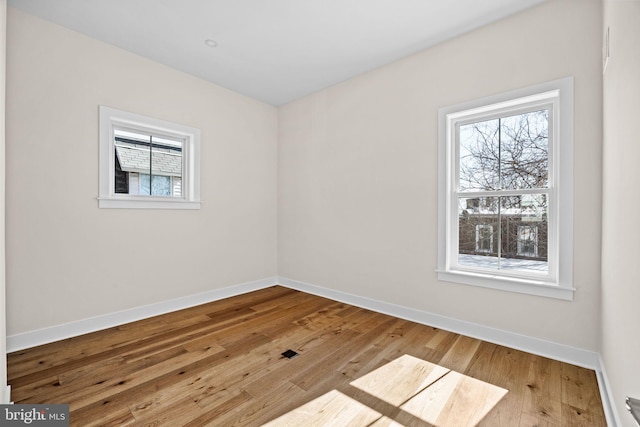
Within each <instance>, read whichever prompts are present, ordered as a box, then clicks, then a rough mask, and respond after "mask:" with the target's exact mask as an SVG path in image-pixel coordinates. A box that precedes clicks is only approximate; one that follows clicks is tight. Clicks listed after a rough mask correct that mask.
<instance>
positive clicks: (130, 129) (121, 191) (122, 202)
mask: <svg viewBox="0 0 640 427" xmlns="http://www.w3.org/2000/svg"><path fill="white" fill-rule="evenodd" d="M199 152H200V131H199V130H198V129H194V128H190V127H187V126H182V125H177V124H174V123H169V122H166V121H161V120H157V119H152V118H148V117H144V116H140V115H137V114H132V113H127V112H124V111H118V110H115V109H113V108H108V107H100V197H99V206H100V207H102V208H162V209H167V208H170V209H198V208H199V207H200V177H199Z"/></svg>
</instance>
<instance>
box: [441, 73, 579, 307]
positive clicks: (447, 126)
mask: <svg viewBox="0 0 640 427" xmlns="http://www.w3.org/2000/svg"><path fill="white" fill-rule="evenodd" d="M572 96H573V94H572V80H571V79H563V80H559V81H555V82H550V83H546V84H543V85H538V86H535V87H530V88H526V89H523V90H519V91H515V92H511V93H508V94H503V95H498V96H496V97H491V98H487V99H483V100H478V101H473V102H470V103H466V104H462V105H457V106H453V107H447V108H443V109H441V110H440V148H441V152H440V164H439V168H440V170H439V173H440V184H439V186H440V188H439V191H440V195H439V204H440V206H439V217H440V218H439V224H440V227H441V228H440V234H439V258H438V276H439V278H440V279H441V280H446V281H454V282H460V283H465V284H472V285H479V286H485V287H492V288H498V289H505V290H513V291H516V292H523V293H531V294H536V295H544V296H552V297H558V298H563V299H571V298H572V296H573V293H572V291H573V289H572V273H571V270H572V265H571V264H572V255H571V253H572V247H571V245H572V241H573V238H572V236H573V235H572V205H571V198H572V196H571V194H572V179H571V177H572V160H571V159H572V149H573V148H572V126H573V124H572V114H573V112H572Z"/></svg>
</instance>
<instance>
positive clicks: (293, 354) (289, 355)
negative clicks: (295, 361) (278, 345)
mask: <svg viewBox="0 0 640 427" xmlns="http://www.w3.org/2000/svg"><path fill="white" fill-rule="evenodd" d="M282 355H283V356H284V357H286V358H287V359H291V358H294V357H296V356H297V355H298V353H296V352H295V351H293V350H287V351H285V352H284V353H282Z"/></svg>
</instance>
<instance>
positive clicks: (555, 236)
mask: <svg viewBox="0 0 640 427" xmlns="http://www.w3.org/2000/svg"><path fill="white" fill-rule="evenodd" d="M536 106H544V107H545V108H546V107H550V117H549V122H550V125H549V141H550V143H549V189H548V195H549V196H548V197H549V208H548V209H549V210H548V240H549V242H548V249H547V250H548V263H549V272H548V274H542V275H540V274H536V273H531V274H522V272H521V271H519V272H515V273H512V272H509V271H504V270H502V271H500V272H499V273H496V272H493V271H487V270H483V269H481V268H477V269H474V268H472V267H469V266H464V267H463V266H460V265H458V209H457V204H458V200H457V192H456V189H455V188H454V187H455V185H456V183H457V179H456V174H457V173H458V164H457V162H458V159H457V153H456V150H457V148H456V147H457V145H456V144H457V142H456V134H457V132H456V126H458V125H459V124H460V123H464V122H465V121H466V123H469V122H473V121H483V120H488V119H491V118H496V117H504V116H507V115H513V114H518V113H519V112H526V111H531V109H532V108H535V107H536ZM438 127H439V135H438V137H439V155H438V269H437V274H438V279H439V280H442V281H447V282H454V283H461V284H466V285H473V286H481V287H486V288H492V289H500V290H505V291H512V292H518V293H524V294H530V295H538V296H545V297H551V298H558V299H564V300H572V299H573V292H574V290H575V289H574V288H573V77H566V78H563V79H559V80H554V81H551V82H547V83H542V84H538V85H534V86H529V87H526V88H523V89H518V90H515V91H511V92H506V93H502V94H499V95H495V96H489V97H486V98H482V99H478V100H474V101H470V102H465V103H462V104H458V105H453V106H449V107H445V108H441V109H440V110H439V118H438ZM524 192H526V191H524Z"/></svg>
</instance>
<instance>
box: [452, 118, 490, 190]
mask: <svg viewBox="0 0 640 427" xmlns="http://www.w3.org/2000/svg"><path fill="white" fill-rule="evenodd" d="M498 129H499V120H497V119H496V120H487V121H484V122H478V123H471V124H468V125H463V126H460V130H459V141H460V145H459V147H460V183H459V185H460V191H470V190H471V191H477V190H498V189H499V188H500V176H499V174H498V173H499V168H498V165H499V164H500V160H499V159H500V142H499V137H498Z"/></svg>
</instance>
